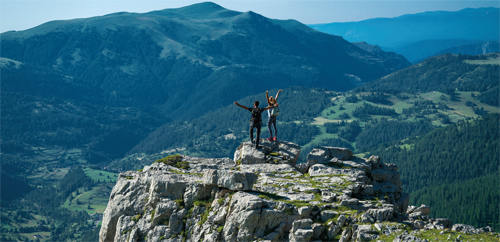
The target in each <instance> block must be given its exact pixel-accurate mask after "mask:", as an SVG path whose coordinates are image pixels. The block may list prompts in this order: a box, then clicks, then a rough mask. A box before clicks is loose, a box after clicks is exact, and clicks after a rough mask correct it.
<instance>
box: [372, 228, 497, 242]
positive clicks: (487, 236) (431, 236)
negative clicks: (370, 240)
mask: <svg viewBox="0 0 500 242" xmlns="http://www.w3.org/2000/svg"><path fill="white" fill-rule="evenodd" d="M406 230H408V228H406ZM441 231H443V230H436V229H430V230H424V231H418V233H416V234H414V236H416V237H418V238H421V239H426V240H428V241H454V240H455V239H456V238H457V237H458V236H460V241H485V242H489V241H496V242H498V237H496V234H491V233H481V234H466V233H462V232H455V231H453V232H452V231H449V230H444V231H445V233H444V234H440V233H441ZM401 233H402V232H399V233H394V234H391V235H389V236H387V235H383V234H382V235H381V236H380V238H379V239H378V240H382V241H393V240H394V238H396V236H398V235H400V234H401ZM450 235H451V237H450V238H451V239H450V240H448V236H450Z"/></svg>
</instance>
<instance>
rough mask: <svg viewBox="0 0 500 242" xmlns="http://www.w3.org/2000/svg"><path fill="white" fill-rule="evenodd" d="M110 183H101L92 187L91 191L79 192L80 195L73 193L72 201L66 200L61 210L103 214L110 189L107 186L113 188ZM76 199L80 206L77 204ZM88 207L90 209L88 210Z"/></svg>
mask: <svg viewBox="0 0 500 242" xmlns="http://www.w3.org/2000/svg"><path fill="white" fill-rule="evenodd" d="M113 185H114V184H112V183H107V184H106V183H102V184H99V185H98V186H95V187H93V188H92V189H91V190H88V191H83V189H81V188H80V189H79V190H80V192H81V193H80V194H78V195H76V193H73V199H71V201H70V199H69V198H68V199H67V200H66V201H65V202H64V203H63V204H62V205H61V207H62V208H67V209H68V210H70V211H86V212H88V213H103V212H104V210H105V209H106V206H107V205H108V201H109V193H110V192H111V189H109V188H108V186H113ZM77 199H78V201H79V203H80V204H77ZM88 205H90V207H91V209H88Z"/></svg>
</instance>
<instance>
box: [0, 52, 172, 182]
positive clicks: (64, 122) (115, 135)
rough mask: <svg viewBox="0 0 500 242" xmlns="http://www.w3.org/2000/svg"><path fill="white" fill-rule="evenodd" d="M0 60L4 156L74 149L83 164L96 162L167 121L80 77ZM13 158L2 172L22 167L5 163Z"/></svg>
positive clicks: (121, 152)
mask: <svg viewBox="0 0 500 242" xmlns="http://www.w3.org/2000/svg"><path fill="white" fill-rule="evenodd" d="M0 61H1V62H0V63H1V65H0V69H1V72H2V82H1V90H2V95H1V103H2V115H1V123H2V125H1V132H2V152H3V153H4V155H5V154H6V155H10V154H11V153H19V151H23V150H24V152H28V153H29V152H30V150H31V149H33V147H47V146H59V147H64V148H65V149H71V148H75V147H78V148H81V149H83V156H84V157H85V158H86V160H87V161H89V162H92V163H96V162H102V161H105V160H111V159H115V158H120V157H122V156H123V155H124V154H125V153H126V152H127V151H128V150H130V149H131V148H132V147H134V146H135V145H136V144H137V143H138V142H139V141H140V140H142V139H144V138H145V137H146V136H147V134H148V133H150V132H151V131H153V130H154V129H156V128H157V127H159V126H160V125H162V124H163V123H165V122H168V121H169V119H167V118H166V117H165V116H164V115H162V114H161V113H160V112H158V111H157V110H156V109H154V108H152V107H151V106H149V105H146V104H145V103H144V102H138V101H135V100H134V101H133V100H131V99H129V98H128V99H127V98H120V97H117V96H116V95H113V94H112V93H109V92H107V91H104V90H102V89H100V88H96V87H95V86H94V85H92V84H90V83H87V82H84V81H83V80H82V79H80V78H72V77H68V76H65V75H62V74H61V73H59V72H57V71H53V70H51V69H48V68H44V67H40V66H33V65H30V64H24V63H20V62H15V61H13V60H9V59H6V58H1V60H0ZM21 153H22V152H21ZM16 159H17V158H13V160H10V159H7V160H6V159H4V160H3V165H4V167H3V171H6V172H10V170H9V168H10V166H11V165H13V166H14V167H18V168H19V166H21V167H22V166H24V165H26V163H27V159H26V158H23V159H22V160H23V162H21V163H19V164H17V165H14V164H11V161H12V162H14V160H16ZM7 161H8V162H7ZM61 162H62V161H61ZM21 164H22V165H21ZM21 170H24V172H26V170H27V169H21Z"/></svg>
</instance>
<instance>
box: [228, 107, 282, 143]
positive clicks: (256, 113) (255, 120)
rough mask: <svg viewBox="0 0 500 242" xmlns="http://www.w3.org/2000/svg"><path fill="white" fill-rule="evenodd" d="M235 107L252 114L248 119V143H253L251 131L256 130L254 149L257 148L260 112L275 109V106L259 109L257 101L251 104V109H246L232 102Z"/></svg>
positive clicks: (260, 119)
mask: <svg viewBox="0 0 500 242" xmlns="http://www.w3.org/2000/svg"><path fill="white" fill-rule="evenodd" d="M234 104H236V106H238V107H240V108H243V109H246V110H248V111H250V112H251V113H252V118H251V119H250V141H251V142H252V143H253V129H254V128H256V129H257V138H256V139H255V148H256V149H258V148H259V139H260V128H261V127H262V116H261V114H262V112H264V111H265V110H268V109H271V108H274V107H277V105H276V106H269V107H265V108H259V101H255V102H254V104H253V108H248V107H245V106H242V105H240V104H239V103H238V102H234Z"/></svg>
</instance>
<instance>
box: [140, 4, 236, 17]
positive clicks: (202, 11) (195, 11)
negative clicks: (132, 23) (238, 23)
mask: <svg viewBox="0 0 500 242" xmlns="http://www.w3.org/2000/svg"><path fill="white" fill-rule="evenodd" d="M148 14H160V15H169V14H176V15H181V16H184V17H188V18H194V19H215V18H223V17H232V16H234V15H238V14H240V12H236V11H232V10H228V9H226V8H224V7H222V6H220V5H218V4H216V3H213V2H202V3H196V4H193V5H189V6H185V7H181V8H174V9H171V8H169V9H164V10H160V11H153V12H150V13H148Z"/></svg>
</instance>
